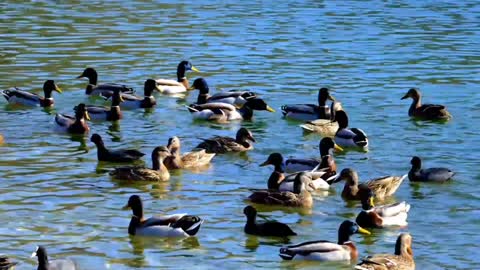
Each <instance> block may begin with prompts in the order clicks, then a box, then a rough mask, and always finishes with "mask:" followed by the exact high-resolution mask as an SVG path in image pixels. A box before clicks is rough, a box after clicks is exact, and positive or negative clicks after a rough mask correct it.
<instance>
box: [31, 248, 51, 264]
mask: <svg viewBox="0 0 480 270" xmlns="http://www.w3.org/2000/svg"><path fill="white" fill-rule="evenodd" d="M31 257H32V258H33V257H37V258H38V266H39V269H47V268H46V266H47V265H48V255H47V250H46V249H45V247H43V246H37V248H36V249H35V251H34V252H33V253H32V256H31ZM42 267H43V268H42Z"/></svg>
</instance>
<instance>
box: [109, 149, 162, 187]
mask: <svg viewBox="0 0 480 270" xmlns="http://www.w3.org/2000/svg"><path fill="white" fill-rule="evenodd" d="M169 155H170V151H168V148H167V147H165V146H159V147H156V148H155V149H153V152H152V168H151V169H149V168H145V167H119V168H115V169H114V170H113V171H111V172H110V173H109V174H110V176H112V177H113V178H115V179H119V180H130V181H168V180H169V179H170V173H169V172H168V169H167V167H165V165H163V160H164V159H165V158H166V157H168V156H169Z"/></svg>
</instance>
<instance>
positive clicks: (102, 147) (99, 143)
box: [95, 141, 108, 156]
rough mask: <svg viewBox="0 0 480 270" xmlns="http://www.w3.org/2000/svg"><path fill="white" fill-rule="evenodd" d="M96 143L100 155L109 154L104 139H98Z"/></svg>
mask: <svg viewBox="0 0 480 270" xmlns="http://www.w3.org/2000/svg"><path fill="white" fill-rule="evenodd" d="M95 145H96V146H97V154H98V156H100V155H101V154H108V149H107V148H106V147H105V144H104V143H103V141H97V142H95Z"/></svg>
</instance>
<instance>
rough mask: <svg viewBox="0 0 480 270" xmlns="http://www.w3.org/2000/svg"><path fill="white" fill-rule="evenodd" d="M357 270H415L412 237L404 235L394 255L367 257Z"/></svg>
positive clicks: (399, 237) (397, 243)
mask: <svg viewBox="0 0 480 270" xmlns="http://www.w3.org/2000/svg"><path fill="white" fill-rule="evenodd" d="M355 269H357V270H415V261H414V260H413V251H412V236H411V235H410V234H408V233H402V234H400V235H399V236H398V238H397V242H396V243H395V253H394V254H376V255H372V256H368V257H365V258H364V259H362V261H361V262H360V263H359V264H358V265H356V266H355Z"/></svg>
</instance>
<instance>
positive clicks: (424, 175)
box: [408, 156, 455, 183]
mask: <svg viewBox="0 0 480 270" xmlns="http://www.w3.org/2000/svg"><path fill="white" fill-rule="evenodd" d="M410 164H412V168H411V169H410V171H409V172H408V179H410V181H412V182H437V183H441V182H446V181H448V180H450V179H452V177H453V175H454V174H455V173H454V172H452V171H451V170H449V169H447V168H429V169H422V160H421V159H420V158H419V157H417V156H414V157H413V158H412V160H411V161H410Z"/></svg>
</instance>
